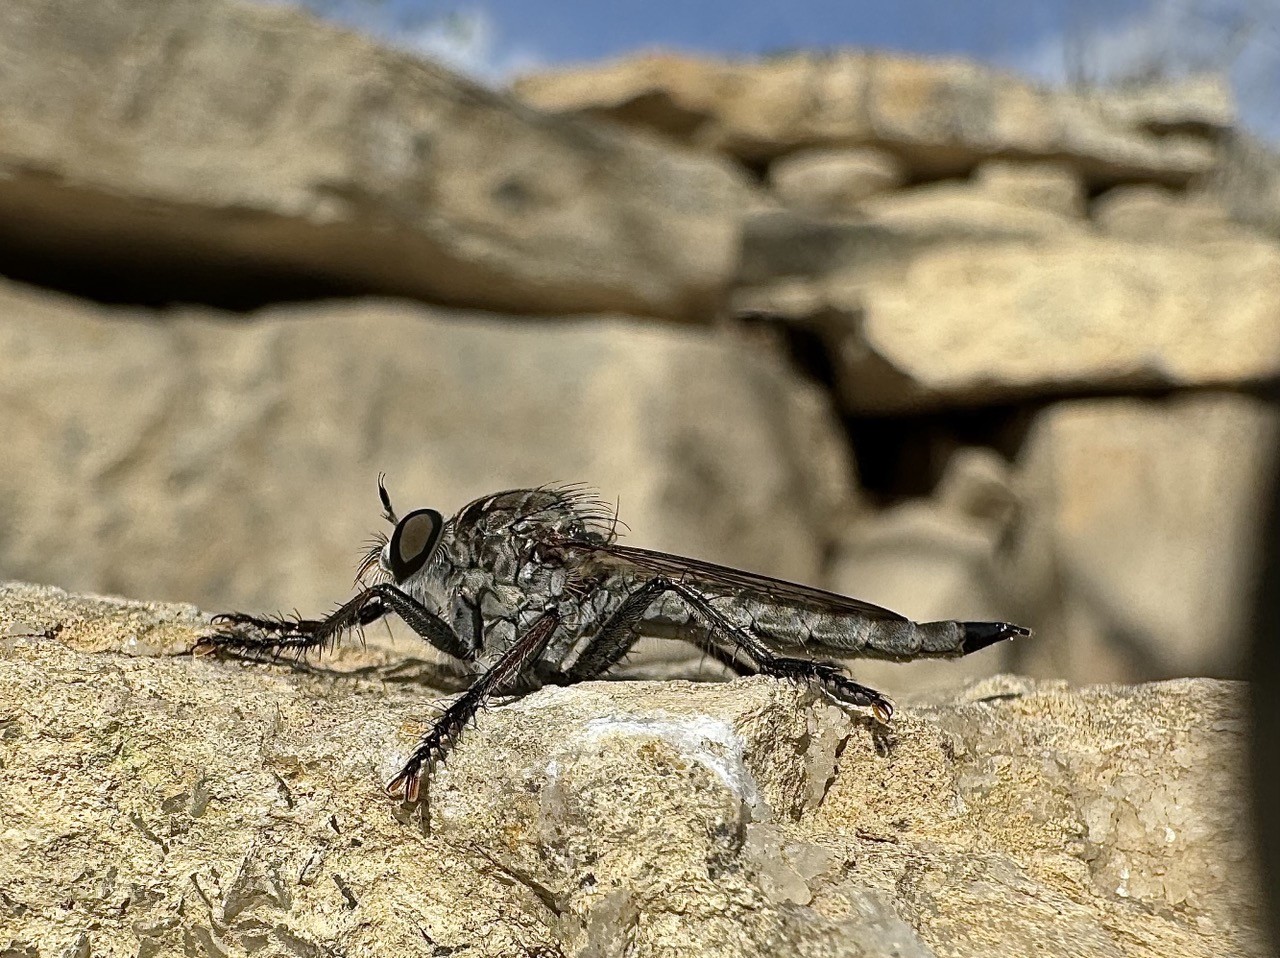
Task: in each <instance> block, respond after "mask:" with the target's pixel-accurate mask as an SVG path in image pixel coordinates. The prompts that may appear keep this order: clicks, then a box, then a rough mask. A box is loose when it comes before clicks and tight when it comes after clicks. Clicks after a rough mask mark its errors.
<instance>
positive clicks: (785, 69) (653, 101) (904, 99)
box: [513, 51, 1217, 186]
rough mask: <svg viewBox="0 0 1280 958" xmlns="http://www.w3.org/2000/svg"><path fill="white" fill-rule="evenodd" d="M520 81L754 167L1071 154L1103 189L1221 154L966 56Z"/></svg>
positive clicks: (929, 165)
mask: <svg viewBox="0 0 1280 958" xmlns="http://www.w3.org/2000/svg"><path fill="white" fill-rule="evenodd" d="M513 89H514V91H515V92H516V94H517V95H519V96H520V97H523V98H524V99H525V100H527V101H528V102H530V103H532V104H533V105H535V106H538V107H540V108H542V109H546V110H552V111H556V112H561V113H566V112H568V113H587V114H590V115H592V116H597V117H608V118H611V119H615V120H618V121H620V122H623V123H632V124H637V125H640V126H644V127H647V128H650V129H658V130H661V131H663V132H666V133H669V134H674V135H676V136H678V137H680V138H682V139H684V140H686V141H688V142H691V143H695V144H698V145H700V146H704V147H709V148H712V149H716V150H720V151H723V152H725V153H728V154H730V155H732V156H735V157H738V158H740V159H742V160H744V161H747V162H749V163H762V162H769V161H771V160H774V159H776V158H777V157H779V156H782V155H784V154H787V153H790V152H792V151H794V150H797V149H808V148H814V147H841V148H847V147H878V148H884V149H888V150H891V151H892V152H893V153H894V154H895V155H897V156H898V157H900V158H901V159H902V161H903V163H904V164H905V166H906V168H907V170H908V171H909V172H910V175H911V176H912V177H914V178H936V177H942V176H961V175H966V174H967V173H968V172H969V171H971V170H972V169H973V167H974V166H975V165H977V164H978V163H979V162H981V161H982V160H985V159H990V158H992V157H1015V158H1019V159H1038V158H1043V159H1054V160H1062V161H1064V162H1066V163H1069V164H1070V165H1071V166H1072V168H1073V169H1075V170H1077V171H1078V172H1079V173H1080V174H1081V175H1082V176H1084V177H1085V178H1086V179H1087V180H1088V181H1089V183H1090V184H1091V185H1093V186H1101V185H1107V184H1110V183H1115V182H1122V181H1141V182H1159V183H1169V184H1174V185H1179V184H1185V183H1186V182H1187V181H1188V180H1190V179H1191V178H1192V177H1194V176H1196V175H1198V174H1201V173H1204V172H1206V171H1208V170H1209V169H1211V168H1212V167H1213V165H1214V162H1215V158H1216V155H1217V154H1216V147H1215V146H1214V145H1213V144H1211V143H1208V142H1206V141H1205V140H1204V139H1203V138H1202V137H1200V136H1198V135H1190V134H1187V133H1182V132H1171V133H1167V134H1165V135H1157V134H1154V133H1152V132H1150V131H1149V128H1150V127H1151V126H1152V123H1153V122H1155V119H1154V118H1155V117H1157V116H1158V115H1159V111H1158V110H1157V108H1156V107H1155V106H1154V105H1148V106H1145V107H1141V108H1138V107H1131V108H1128V114H1126V118H1125V119H1120V118H1118V115H1113V114H1112V113H1109V112H1108V111H1107V110H1106V109H1104V108H1102V107H1100V106H1099V105H1098V103H1097V102H1096V101H1095V98H1094V96H1093V95H1079V94H1075V93H1070V92H1064V91H1053V90H1048V89H1045V88H1042V87H1039V86H1036V85H1034V84H1032V83H1030V82H1028V81H1026V80H1023V79H1020V78H1018V77H1014V76H1012V75H1009V74H1006V73H1003V72H1001V71H999V70H995V69H992V68H990V67H985V66H981V65H978V64H975V63H972V62H969V61H965V60H958V59H935V60H920V59H908V58H904V57H901V56H896V55H893V54H885V53H875V52H863V51H841V52H837V53H832V54H815V53H797V54H790V55H785V56H777V57H770V58H767V59H763V60H759V61H751V62H746V61H741V62H729V61H715V60H698V59H694V58H691V57H686V56H679V55H673V54H644V55H640V56H636V57H632V58H628V59H625V60H620V61H615V62H612V63H605V64H601V65H596V66H587V67H581V66H575V67H569V68H565V69H562V70H551V71H545V72H541V73H537V74H533V75H531V76H527V77H523V78H521V79H520V80H518V81H516V83H515V84H514V87H513ZM658 104H660V105H661V109H657V108H656V106H655V105H658ZM655 113H656V114H657V116H658V117H660V119H659V120H658V121H657V122H654V121H653V120H652V119H651V117H652V116H653V115H654V114H655ZM1121 113H1124V108H1122V109H1121Z"/></svg>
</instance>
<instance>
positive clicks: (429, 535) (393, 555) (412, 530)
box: [387, 509, 444, 582]
mask: <svg viewBox="0 0 1280 958" xmlns="http://www.w3.org/2000/svg"><path fill="white" fill-rule="evenodd" d="M443 531H444V518H443V517H442V516H441V515H440V513H438V512H436V511H435V510H434V509H417V510H415V511H413V512H411V513H409V514H408V515H407V516H405V517H404V518H403V519H401V520H400V522H399V523H397V525H396V531H395V532H393V533H392V534H391V541H390V542H388V543H387V567H388V568H389V569H390V571H391V574H392V576H394V577H395V580H396V581H397V582H403V581H404V580H405V579H407V578H409V576H411V575H413V574H414V573H415V572H417V571H418V570H419V569H421V568H422V567H423V566H424V565H426V563H427V560H428V559H429V558H431V553H432V551H433V550H434V549H435V547H436V543H437V542H439V541H440V533H441V532H443Z"/></svg>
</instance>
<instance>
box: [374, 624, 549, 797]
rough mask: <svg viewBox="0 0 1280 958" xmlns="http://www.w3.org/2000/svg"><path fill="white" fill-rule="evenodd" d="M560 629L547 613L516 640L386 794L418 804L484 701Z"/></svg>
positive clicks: (455, 705) (435, 728) (447, 711)
mask: <svg viewBox="0 0 1280 958" xmlns="http://www.w3.org/2000/svg"><path fill="white" fill-rule="evenodd" d="M559 626H560V616H559V614H558V613H556V612H554V611H548V612H544V613H543V614H542V615H541V616H539V617H538V619H537V620H536V621H535V622H534V623H533V625H531V626H529V628H528V630H527V631H526V632H525V634H524V635H523V636H521V637H520V638H519V639H518V640H516V643H515V645H513V646H512V647H511V648H510V649H508V650H507V651H506V652H504V653H503V654H502V657H501V658H499V659H498V661H497V662H495V663H494V664H493V665H492V667H490V668H489V670H488V671H487V672H485V673H484V674H483V675H481V676H480V677H479V678H478V679H476V681H475V682H474V683H473V684H472V686H471V688H469V689H467V691H466V692H464V693H463V694H462V697H461V698H459V699H458V700H457V701H456V702H454V703H453V704H452V705H450V706H449V707H448V708H447V709H445V712H444V714H443V715H441V716H440V718H439V719H437V720H436V723H435V724H434V725H433V726H432V727H431V731H429V732H427V734H426V735H424V736H423V737H422V741H421V742H419V743H418V747H417V748H416V749H414V750H413V754H412V755H410V756H409V761H407V762H406V763H405V766H404V768H402V769H401V770H400V772H399V774H397V775H396V777H395V778H393V779H392V780H391V781H390V782H388V783H387V792H388V793H389V794H390V795H392V796H393V797H396V798H402V799H403V800H404V801H406V802H416V801H417V800H418V794H419V791H420V789H421V787H422V784H423V782H424V781H425V780H428V779H430V776H431V770H432V769H433V768H434V767H435V766H436V765H437V764H439V763H440V762H441V761H443V760H444V757H445V754H446V753H447V752H448V750H449V747H450V746H451V745H452V744H453V742H454V741H455V740H456V739H457V737H458V735H459V734H460V733H461V732H462V729H463V728H464V727H465V726H466V724H467V723H468V722H470V721H471V720H472V719H474V718H475V716H476V713H477V712H479V711H480V708H481V706H483V705H484V703H485V700H486V699H488V698H489V696H491V695H492V694H493V693H494V692H495V691H497V690H498V689H500V688H504V687H506V686H509V685H511V684H512V682H513V680H516V679H518V678H519V677H520V675H521V674H522V673H523V672H524V671H525V669H526V668H527V667H528V666H529V665H530V664H531V663H533V662H534V661H536V660H537V658H538V656H539V655H541V654H542V651H543V650H544V649H545V648H546V647H547V643H548V642H550V641H551V637H552V636H553V635H554V634H555V631H556V629H557V628H559Z"/></svg>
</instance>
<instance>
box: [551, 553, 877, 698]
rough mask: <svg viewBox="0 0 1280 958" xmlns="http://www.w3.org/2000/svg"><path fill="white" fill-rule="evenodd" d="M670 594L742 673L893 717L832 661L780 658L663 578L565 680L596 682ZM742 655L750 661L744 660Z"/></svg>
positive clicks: (716, 652) (693, 593)
mask: <svg viewBox="0 0 1280 958" xmlns="http://www.w3.org/2000/svg"><path fill="white" fill-rule="evenodd" d="M668 592H670V593H672V594H674V595H677V596H679V597H680V598H681V599H683V600H684V602H685V603H686V604H687V605H688V606H689V607H690V608H691V609H692V610H693V612H694V613H695V614H696V615H697V616H698V617H699V618H700V619H702V620H703V622H704V624H705V625H707V626H708V627H709V628H710V629H711V630H712V635H713V636H718V637H719V638H720V642H716V641H708V642H706V643H704V644H702V647H703V648H705V649H706V650H707V651H708V652H709V653H710V654H711V655H712V657H714V658H715V659H717V660H718V661H719V662H721V663H723V664H724V665H726V666H728V667H729V668H730V669H732V670H733V671H735V672H737V673H738V674H739V675H769V676H773V677H774V678H779V679H786V680H788V681H791V682H797V683H800V684H803V685H815V686H817V687H818V688H820V689H822V691H823V692H825V693H826V694H828V695H830V696H831V697H832V698H834V699H836V700H837V701H839V702H843V703H845V704H847V705H855V706H858V707H860V708H869V709H871V711H872V713H873V714H874V715H875V717H876V718H877V719H878V720H880V721H881V722H888V721H889V719H890V718H892V716H893V703H892V702H890V701H889V700H888V699H887V698H885V696H883V695H881V694H880V693H879V692H877V691H876V690H875V689H873V688H869V687H868V686H865V685H861V684H859V683H858V682H855V681H853V679H851V678H849V677H848V676H847V675H845V674H844V671H843V670H842V669H841V668H840V666H838V665H836V664H835V663H834V662H822V661H814V660H812V659H800V658H788V657H786V656H781V655H777V654H776V653H774V652H773V650H772V649H770V648H769V647H768V646H767V645H765V644H764V643H763V642H761V641H760V639H758V638H757V637H756V636H755V635H753V634H752V633H751V632H749V631H748V630H746V629H743V628H740V627H738V626H736V625H734V624H733V623H732V622H730V621H729V620H728V619H726V618H725V617H724V616H723V615H722V614H721V613H720V612H718V611H717V610H716V609H715V607H714V606H712V605H711V603H710V602H709V601H708V600H707V597H706V596H704V595H703V594H702V593H701V592H699V591H698V590H696V589H694V588H692V587H690V586H688V585H686V584H685V583H683V582H677V581H674V580H671V579H667V578H665V577H663V576H657V577H655V578H653V579H650V580H649V581H648V582H646V583H645V584H644V585H643V586H642V587H641V588H640V589H638V590H636V591H635V592H634V593H632V594H631V596H630V597H629V598H628V599H627V600H626V602H624V603H623V604H622V606H621V607H620V608H619V609H618V610H617V611H616V612H615V613H614V614H613V615H612V616H611V617H610V618H609V620H608V621H607V622H606V623H605V624H604V626H602V627H601V629H600V631H599V633H598V634H597V635H596V637H595V638H594V639H593V640H592V641H591V644H590V645H589V646H587V648H586V650H584V651H583V653H582V655H581V656H579V657H578V661H577V662H575V663H574V664H573V666H572V667H571V668H570V669H569V670H568V671H567V672H566V673H565V676H564V681H566V682H581V681H585V680H588V679H593V678H596V677H598V676H600V675H602V674H603V673H604V672H606V671H607V670H608V669H609V668H610V667H611V666H613V665H615V664H616V663H617V662H618V661H620V660H621V659H622V658H623V656H625V655H626V654H627V652H629V651H630V650H631V647H632V646H633V645H634V644H635V642H636V639H637V638H638V637H639V632H638V629H637V626H638V625H639V624H640V622H641V621H642V620H643V618H644V614H645V612H646V611H647V610H648V608H649V606H650V605H652V604H653V603H654V601H655V600H656V599H657V598H658V597H659V596H661V595H663V594H664V593H668ZM721 643H732V646H731V647H726V646H725V645H724V644H721ZM744 656H745V657H746V659H747V661H744V660H743V657H744Z"/></svg>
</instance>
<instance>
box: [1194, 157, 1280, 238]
mask: <svg viewBox="0 0 1280 958" xmlns="http://www.w3.org/2000/svg"><path fill="white" fill-rule="evenodd" d="M1202 186H1203V188H1204V191H1205V192H1206V193H1207V194H1208V195H1209V196H1210V197H1212V198H1213V199H1215V200H1217V201H1218V202H1220V203H1221V204H1222V205H1224V206H1225V207H1226V208H1227V210H1228V211H1229V212H1230V214H1231V218H1232V220H1234V221H1235V222H1237V223H1241V224H1243V225H1246V226H1249V227H1252V228H1254V229H1258V230H1261V231H1263V232H1265V233H1268V234H1270V235H1271V236H1273V237H1280V152H1278V151H1277V150H1276V147H1275V146H1274V145H1273V144H1270V143H1267V142H1265V141H1263V140H1259V139H1256V138H1254V137H1251V136H1249V135H1247V134H1245V133H1237V134H1236V135H1235V136H1233V137H1231V138H1230V139H1229V140H1227V141H1226V143H1224V144H1223V148H1222V158H1221V160H1220V161H1219V163H1218V164H1217V165H1216V166H1215V167H1214V170H1213V172H1212V173H1211V174H1209V175H1208V176H1207V177H1205V178H1204V181H1203V184H1202Z"/></svg>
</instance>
